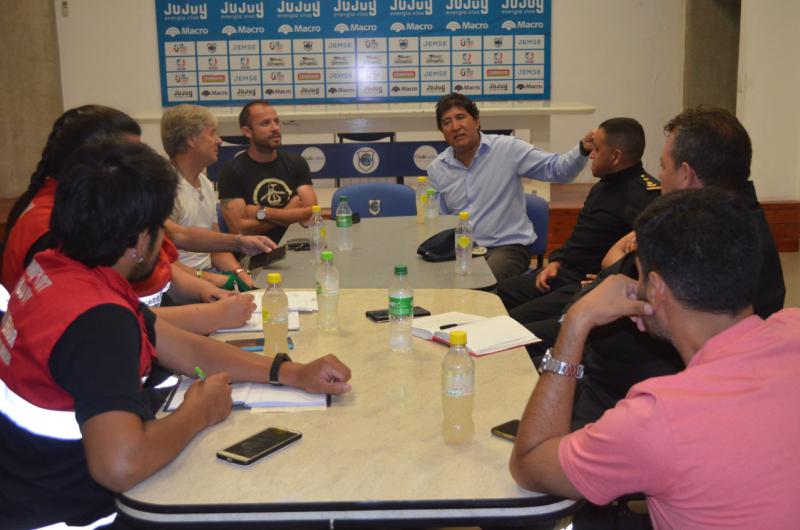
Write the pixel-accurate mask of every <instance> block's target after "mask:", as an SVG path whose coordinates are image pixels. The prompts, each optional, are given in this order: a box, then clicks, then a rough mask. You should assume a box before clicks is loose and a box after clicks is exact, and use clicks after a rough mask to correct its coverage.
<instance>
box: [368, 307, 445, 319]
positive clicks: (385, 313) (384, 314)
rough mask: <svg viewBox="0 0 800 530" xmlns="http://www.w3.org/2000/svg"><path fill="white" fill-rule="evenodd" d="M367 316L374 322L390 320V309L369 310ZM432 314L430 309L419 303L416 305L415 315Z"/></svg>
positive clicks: (417, 316) (424, 315)
mask: <svg viewBox="0 0 800 530" xmlns="http://www.w3.org/2000/svg"><path fill="white" fill-rule="evenodd" d="M365 314H366V315H367V318H368V319H370V320H372V321H373V322H389V310H388V309H373V310H371V311H367V312H366V313H365ZM430 314H431V312H430V311H428V310H427V309H425V308H424V307H420V306H418V305H415V306H414V317H415V318H419V317H427V316H429V315H430Z"/></svg>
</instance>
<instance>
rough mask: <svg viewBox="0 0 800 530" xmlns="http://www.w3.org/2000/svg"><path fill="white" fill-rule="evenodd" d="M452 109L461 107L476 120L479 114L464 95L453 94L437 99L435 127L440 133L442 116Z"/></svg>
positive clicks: (476, 108) (475, 106)
mask: <svg viewBox="0 0 800 530" xmlns="http://www.w3.org/2000/svg"><path fill="white" fill-rule="evenodd" d="M453 107H461V108H462V109H464V110H466V111H467V113H468V114H469V115H470V116H472V117H473V118H474V119H476V120H477V119H478V115H479V114H480V112H479V111H478V106H477V105H475V102H474V101H472V100H471V99H469V98H468V97H467V96H465V95H464V94H459V93H458V92H453V93H452V94H447V95H446V96H442V97H441V98H439V101H437V102H436V126H437V127H438V128H439V130H440V131H441V130H442V115H443V114H444V113H445V112H447V111H448V110H450V109H451V108H453Z"/></svg>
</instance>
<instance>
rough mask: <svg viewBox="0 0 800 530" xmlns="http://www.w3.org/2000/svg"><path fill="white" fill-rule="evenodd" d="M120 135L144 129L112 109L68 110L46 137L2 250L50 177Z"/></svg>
mask: <svg viewBox="0 0 800 530" xmlns="http://www.w3.org/2000/svg"><path fill="white" fill-rule="evenodd" d="M119 134H132V135H136V136H141V134H142V129H141V127H139V124H138V123H136V120H134V119H133V118H131V117H130V116H128V115H127V114H125V113H124V112H122V111H119V110H117V109H112V108H111V107H105V106H103V105H84V106H82V107H76V108H74V109H69V110H68V111H66V112H65V113H64V114H62V115H61V116H59V117H58V119H57V120H56V121H55V122H54V123H53V130H52V131H50V135H49V136H48V137H47V144H46V145H45V146H44V149H43V150H42V157H41V159H40V160H39V163H38V164H37V165H36V170H35V171H34V172H33V175H31V179H30V183H29V184H28V189H27V190H25V192H24V193H23V194H22V195H21V196H20V197H19V198H18V199H17V201H16V202H15V203H14V206H12V207H11V211H10V212H9V214H8V220H7V222H6V233H5V237H4V239H3V244H2V248H3V249H4V248H5V246H6V243H7V242H8V235H9V234H10V233H11V229H12V228H13V227H14V225H15V224H16V223H17V220H18V219H19V217H20V216H21V215H22V212H24V211H25V209H26V208H27V207H28V205H29V204H30V203H31V201H32V200H33V198H34V197H35V196H36V194H37V193H38V192H39V189H40V188H41V187H42V186H43V185H44V182H45V180H47V178H48V177H52V178H57V175H58V173H59V172H60V171H61V169H62V168H63V166H64V162H65V161H66V160H67V158H69V156H70V155H71V154H72V152H73V151H75V150H76V149H77V148H78V147H80V146H81V145H83V144H84V143H86V142H88V141H90V140H92V139H94V138H97V137H100V136H107V135H119Z"/></svg>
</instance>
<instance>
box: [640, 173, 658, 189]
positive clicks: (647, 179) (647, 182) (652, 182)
mask: <svg viewBox="0 0 800 530" xmlns="http://www.w3.org/2000/svg"><path fill="white" fill-rule="evenodd" d="M636 181H637V182H638V183H639V184H641V185H642V186H643V187H644V189H646V190H647V191H661V181H660V180H658V179H657V178H655V177H651V176H650V175H648V174H647V173H642V174H641V175H639V178H638V179H636Z"/></svg>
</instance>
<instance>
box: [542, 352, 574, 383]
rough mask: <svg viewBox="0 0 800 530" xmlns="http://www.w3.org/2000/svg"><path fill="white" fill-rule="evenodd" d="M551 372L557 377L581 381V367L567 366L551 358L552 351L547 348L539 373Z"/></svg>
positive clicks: (565, 363)
mask: <svg viewBox="0 0 800 530" xmlns="http://www.w3.org/2000/svg"><path fill="white" fill-rule="evenodd" d="M544 372H552V373H554V374H558V375H566V376H568V377H574V378H575V379H583V365H582V364H569V363H567V362H564V361H562V360H560V359H556V358H555V357H553V349H552V348H548V349H547V351H546V352H545V354H544V357H543V358H542V364H540V365H539V373H540V374H541V373H544Z"/></svg>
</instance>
